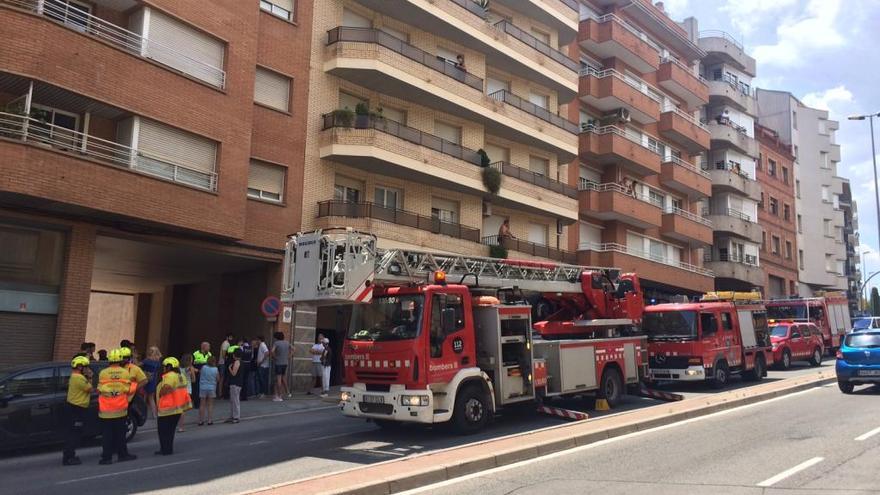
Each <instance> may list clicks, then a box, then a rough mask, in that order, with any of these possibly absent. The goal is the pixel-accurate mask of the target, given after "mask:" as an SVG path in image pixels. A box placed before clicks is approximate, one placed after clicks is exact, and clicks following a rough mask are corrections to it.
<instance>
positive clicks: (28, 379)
mask: <svg viewBox="0 0 880 495" xmlns="http://www.w3.org/2000/svg"><path fill="white" fill-rule="evenodd" d="M106 366H107V363H106V362H96V363H92V371H93V372H94V375H93V377H92V386H93V387H94V390H95V391H96V390H97V386H98V373H100V371H101V370H102V369H104V368H105V367H106ZM70 371H71V369H70V363H69V362H54V363H38V364H31V365H26V366H19V367H16V368H9V369H4V370H0V449H2V450H7V449H15V448H21V447H29V446H35V445H44V444H52V443H61V442H63V441H64V437H65V433H66V431H67V426H66V425H67V420H66V418H65V411H64V409H65V406H64V404H65V402H67V382H68V380H70ZM95 391H93V392H92V399H91V403H90V404H89V412H88V415H87V420H86V424H85V426H84V429H83V438H89V437H96V436H99V435H100V434H101V425H100V424H99V423H98V395H97V393H96V392H95ZM146 420H147V406H146V403H145V401H144V399H143V397H142V396H140V395H138V396H136V397H135V398H134V400H133V401H132V403H131V405H130V406H129V420H128V434H127V439H128V440H131V439H132V438H133V437H134V435H135V433H136V432H137V429H138V427H139V426H143V425H144V423H145V422H146Z"/></svg>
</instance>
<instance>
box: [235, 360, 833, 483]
mask: <svg viewBox="0 0 880 495" xmlns="http://www.w3.org/2000/svg"><path fill="white" fill-rule="evenodd" d="M834 381H836V376H835V374H834V370H830V371H829V370H823V371H820V372H817V373H813V374H810V375H806V376H799V377H794V378H789V379H785V380H782V381H780V382H773V383H767V384H761V385H755V386H752V387H746V388H743V389H737V390H732V391H730V392H722V393H720V394H717V395H714V396H711V397H696V398H692V399H686V400H683V401H680V402H676V403H674V404H673V405H670V404H659V405H657V406H652V407H648V408H644V409H637V410H634V411H628V412H626V413H624V414H622V415H620V416H610V417H607V418H603V417H600V418H595V419H592V420H588V421H581V422H577V423H571V424H566V425H560V426H558V427H551V428H549V429H544V430H538V431H536V432H524V433H520V434H516V435H512V436H508V437H503V438H500V439H493V440H484V441H481V442H477V443H475V444H468V445H462V446H457V447H451V448H449V449H443V450H438V451H432V452H426V453H424V454H421V455H416V456H412V457H408V458H403V459H398V460H394V461H388V462H383V463H379V464H372V465H367V466H358V467H355V468H352V469H348V470H344V471H341V472H336V473H331V474H328V475H322V476H317V477H313V478H307V479H302V480H296V481H292V482H289V483H282V484H278V485H274V486H269V487H263V488H258V489H255V490H253V491H251V492H247V493H260V494H263V495H270V494H271V495H276V494H277V495H280V494H288V493H290V494H294V493H295V494H297V495H299V494H304V493H313V494H323V495H387V494H392V493H397V492H400V491H405V490H410V489H413V488H418V487H420V486H425V485H428V484H433V483H438V482H441V481H446V480H450V479H453V478H457V477H460V476H465V475H468V474H473V473H477V472H480V471H485V470H487V469H492V468H495V467H500V466H505V465H508V464H513V463H515V462H519V461H523V460H527V459H534V458H536V457H541V456H544V455H547V454H551V453H554V452H559V451H562V450H567V449H571V448H575V447H581V446H584V445H589V444H591V443H595V442H598V441H601V440H607V439H609V438H614V437H618V436H622V435H627V434H630V433H635V432H637V431H643V430H648V429H651V428H656V427H658V426H664V425H668V424H672V423H677V422H679V421H684V420H687V419H693V418H698V417H701V416H707V415H709V414H713V413H716V412H719V411H724V410H727V409H733V408H736V407H740V406H745V405H749V404H753V403H756V402H761V401H764V400H769V399H773V398H775V397H781V396H784V395H789V394H793V393H795V392H800V391H802V390H806V389H810V388H814V387H817V386H821V385H824V384H827V383H833V382H834ZM756 389H757V390H756ZM679 409H680V410H679ZM650 413H653V414H650ZM634 415H635V416H642V415H646V416H648V417H646V418H643V419H637V420H632V421H627V419H632V416H634ZM628 416H630V418H628ZM603 420H605V421H603ZM608 422H610V423H614V424H615V425H614V426H607V427H606V426H604V425H602V423H608ZM620 422H623V423H622V424H618V423H620ZM560 433H561V434H563V436H560V435H559V434H560ZM554 436H555V437H557V438H552V437H554ZM528 437H551V438H536V439H535V438H532V439H530V438H528ZM474 449H480V450H482V452H480V453H477V454H474V453H469V452H467V451H468V450H474ZM450 455H451V458H450V460H445V459H442V457H450ZM438 457H439V458H438ZM432 458H433V459H432ZM401 464H403V466H401ZM406 464H410V466H406ZM389 465H394V466H395V467H398V466H399V468H398V469H393V470H392V471H388V470H387V467H388V466H389ZM329 487H334V488H329ZM328 488H329V489H328Z"/></svg>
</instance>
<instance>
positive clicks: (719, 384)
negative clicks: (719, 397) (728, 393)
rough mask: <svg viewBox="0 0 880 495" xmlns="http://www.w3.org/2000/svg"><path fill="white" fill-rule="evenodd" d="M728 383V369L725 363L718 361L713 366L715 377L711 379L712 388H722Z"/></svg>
mask: <svg viewBox="0 0 880 495" xmlns="http://www.w3.org/2000/svg"><path fill="white" fill-rule="evenodd" d="M729 381H730V369H729V368H728V367H727V361H718V362H717V363H716V364H715V377H714V378H712V387H713V388H724V387H726V386H727V383H728V382H729Z"/></svg>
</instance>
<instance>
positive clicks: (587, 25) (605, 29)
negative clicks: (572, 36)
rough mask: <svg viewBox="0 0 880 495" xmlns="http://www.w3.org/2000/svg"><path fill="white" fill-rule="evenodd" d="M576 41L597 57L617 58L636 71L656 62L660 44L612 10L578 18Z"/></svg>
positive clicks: (649, 68) (653, 67)
mask: <svg viewBox="0 0 880 495" xmlns="http://www.w3.org/2000/svg"><path fill="white" fill-rule="evenodd" d="M578 43H579V44H580V45H581V46H582V47H583V48H584V49H585V50H587V51H589V52H592V53H594V54H596V55H597V56H598V57H599V58H603V59H604V58H611V57H615V58H618V59H620V60H622V61H623V62H624V63H625V64H627V65H629V66H631V67H633V68H634V69H636V70H637V71H639V72H654V71H656V70H657V68H658V67H659V66H660V47H659V46H658V45H657V44H656V43H654V42H653V41H651V40H649V39H648V38H647V37H646V36H645V35H644V34H642V33H641V32H640V31H639V30H637V29H635V28H634V27H632V26H630V25H629V24H628V23H627V22H626V21H624V20H623V19H621V18H619V17H617V16H616V15H614V14H607V15H603V16H601V17H599V18H598V19H592V18H590V19H586V20H583V21H581V24H580V31H579V32H578Z"/></svg>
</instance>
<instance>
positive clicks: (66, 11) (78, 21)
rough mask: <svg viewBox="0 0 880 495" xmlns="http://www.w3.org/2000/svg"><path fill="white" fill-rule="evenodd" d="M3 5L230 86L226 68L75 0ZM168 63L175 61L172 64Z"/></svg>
mask: <svg viewBox="0 0 880 495" xmlns="http://www.w3.org/2000/svg"><path fill="white" fill-rule="evenodd" d="M0 4H3V5H10V6H13V7H18V8H20V9H25V10H29V11H32V12H34V13H36V14H38V15H42V16H44V17H47V18H49V19H52V20H53V21H56V22H59V23H60V24H62V25H63V26H65V27H67V28H69V29H72V30H74V31H78V32H80V33H84V34H88V35H91V36H94V37H95V38H97V39H100V40H102V41H105V42H107V43H110V44H111V45H115V46H116V47H118V48H122V49H123V50H125V51H127V52H129V53H131V54H133V55H136V56H138V57H142V58H148V59H150V60H154V61H156V62H158V63H160V64H162V65H166V66H168V67H171V68H172V69H175V70H178V71H180V72H183V73H185V74H189V75H191V76H193V77H195V78H197V79H199V80H201V81H205V82H207V83H208V84H211V85H213V86H217V87H219V88H224V87H225V86H226V72H225V71H224V70H223V69H221V68H219V67H213V66H211V65H208V64H206V63H204V62H201V61H199V60H195V59H193V58H191V57H189V56H187V55H184V54H183V53H180V52H179V51H177V50H175V49H174V48H173V47H172V46H170V45H168V44H165V43H163V42H161V41H157V40H153V39H149V38H144V37H143V36H141V35H139V34H137V33H134V32H132V31H129V30H127V29H124V28H121V27H119V26H117V25H115V24H112V23H110V22H108V21H105V20H104V19H101V18H100V17H96V16H94V15H92V14H89V13H87V12H85V11H83V10H81V9H78V8H77V7H76V4H75V3H70V4H68V3H67V2H45V1H43V0H0ZM168 62H172V64H169V63H168Z"/></svg>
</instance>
